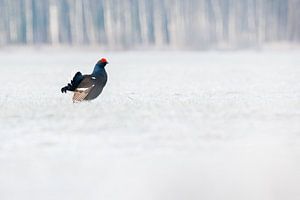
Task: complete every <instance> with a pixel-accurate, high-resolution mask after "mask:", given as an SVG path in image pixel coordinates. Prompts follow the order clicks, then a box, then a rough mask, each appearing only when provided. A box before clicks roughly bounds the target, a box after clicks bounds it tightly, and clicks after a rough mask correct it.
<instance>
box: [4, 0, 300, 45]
mask: <svg viewBox="0 0 300 200" xmlns="http://www.w3.org/2000/svg"><path fill="white" fill-rule="evenodd" d="M299 10H300V0H0V45H2V46H3V45H10V44H24V45H26V44H29V45H32V44H52V45H57V44H68V45H82V44H84V45H95V46H103V47H108V48H125V49H127V48H134V47H173V48H187V49H207V48H220V47H221V48H222V47H224V48H228V47H229V48H238V47H257V46H260V45H262V44H266V43H273V42H286V43H293V44H295V43H299V41H300V12H299Z"/></svg>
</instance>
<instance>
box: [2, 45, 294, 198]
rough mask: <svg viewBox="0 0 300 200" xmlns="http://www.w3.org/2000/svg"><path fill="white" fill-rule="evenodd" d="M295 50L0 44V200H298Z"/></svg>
mask: <svg viewBox="0 0 300 200" xmlns="http://www.w3.org/2000/svg"><path fill="white" fill-rule="evenodd" d="M299 53H300V52H299V51H298V50H286V51H272V50H268V51H260V52H256V51H241V52H234V51H233V52H215V51H211V52H177V51H174V52H164V51H157V52H146V51H145V52H103V51H96V50H82V51H80V50H78V49H77V50H71V49H39V50H33V49H19V50H18V49H2V50H1V51H0V77H1V83H2V85H1V95H0V106H1V112H0V128H1V129H0V199H1V200H16V199H23V200H24V199H25V200H26V199H30V200H39V199H43V200H54V199H55V200H56V199H72V200H82V199H88V200H96V199H106V200H111V199H112V200H115V199H126V200H127V199H128V200H138V199H139V200H140V199H143V200H148V199H149V200H150V199H151V200H153V199H155V200H167V199H172V200H183V199H184V200H196V199H207V200H211V199H228V200H235V199H236V200H238V199H243V200H248V199H255V200H260V199H261V200H277V199H278V200H281V199H290V200H293V199H295V200H296V199H297V198H299V196H300V191H299V184H300V171H299V168H300V145H299V144H300V140H299V139H300V136H299V134H300V123H299V121H300V81H299V80H300V68H299V66H300V56H299ZM101 57H106V58H107V59H108V62H109V63H110V64H109V65H108V66H107V71H108V74H109V80H108V84H107V86H106V88H105V89H104V91H103V93H102V95H101V96H100V97H98V98H97V99H96V100H94V101H92V102H85V103H79V104H73V103H72V100H71V97H72V94H69V93H68V94H61V93H60V88H61V87H63V86H64V85H65V84H66V83H67V82H68V81H70V79H71V78H72V75H73V74H75V72H77V71H79V70H80V71H81V72H83V73H90V72H91V71H92V68H93V65H94V63H95V62H96V61H97V60H98V59H100V58H101Z"/></svg>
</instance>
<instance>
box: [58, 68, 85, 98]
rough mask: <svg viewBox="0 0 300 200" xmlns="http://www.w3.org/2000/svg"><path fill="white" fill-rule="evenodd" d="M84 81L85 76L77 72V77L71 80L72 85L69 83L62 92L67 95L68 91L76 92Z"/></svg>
mask: <svg viewBox="0 0 300 200" xmlns="http://www.w3.org/2000/svg"><path fill="white" fill-rule="evenodd" d="M82 79H83V76H82V74H81V72H77V73H76V74H75V76H74V77H73V79H72V80H71V83H68V85H67V86H65V87H63V88H61V92H62V93H66V92H67V90H69V91H74V90H75V89H76V88H77V87H78V85H79V84H80V82H81V81H82Z"/></svg>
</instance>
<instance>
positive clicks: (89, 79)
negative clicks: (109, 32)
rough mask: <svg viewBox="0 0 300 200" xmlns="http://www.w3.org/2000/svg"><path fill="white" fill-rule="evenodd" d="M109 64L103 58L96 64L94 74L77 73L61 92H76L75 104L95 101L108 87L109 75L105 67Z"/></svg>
mask: <svg viewBox="0 0 300 200" xmlns="http://www.w3.org/2000/svg"><path fill="white" fill-rule="evenodd" d="M107 64H108V62H107V60H106V59H105V58H102V59H101V60H99V61H98V62H97V63H96V65H95V67H94V71H93V73H92V74H90V75H82V74H81V72H77V73H76V74H75V76H74V77H73V80H71V83H68V85H67V86H65V87H63V88H61V92H62V93H66V92H67V90H68V91H72V92H74V96H73V102H80V101H83V100H93V99H95V98H96V97H98V96H99V95H100V94H101V92H102V90H103V88H104V86H105V85H106V82H107V73H106V71H105V66H106V65H107Z"/></svg>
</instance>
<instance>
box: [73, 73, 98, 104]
mask: <svg viewBox="0 0 300 200" xmlns="http://www.w3.org/2000/svg"><path fill="white" fill-rule="evenodd" d="M94 86H95V81H94V79H93V77H92V76H89V75H84V79H83V80H82V81H81V82H80V84H79V85H78V87H77V88H76V89H75V90H74V95H73V102H80V101H83V100H84V99H85V97H86V96H87V95H88V94H89V92H90V91H91V90H92V89H93V87H94Z"/></svg>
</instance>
